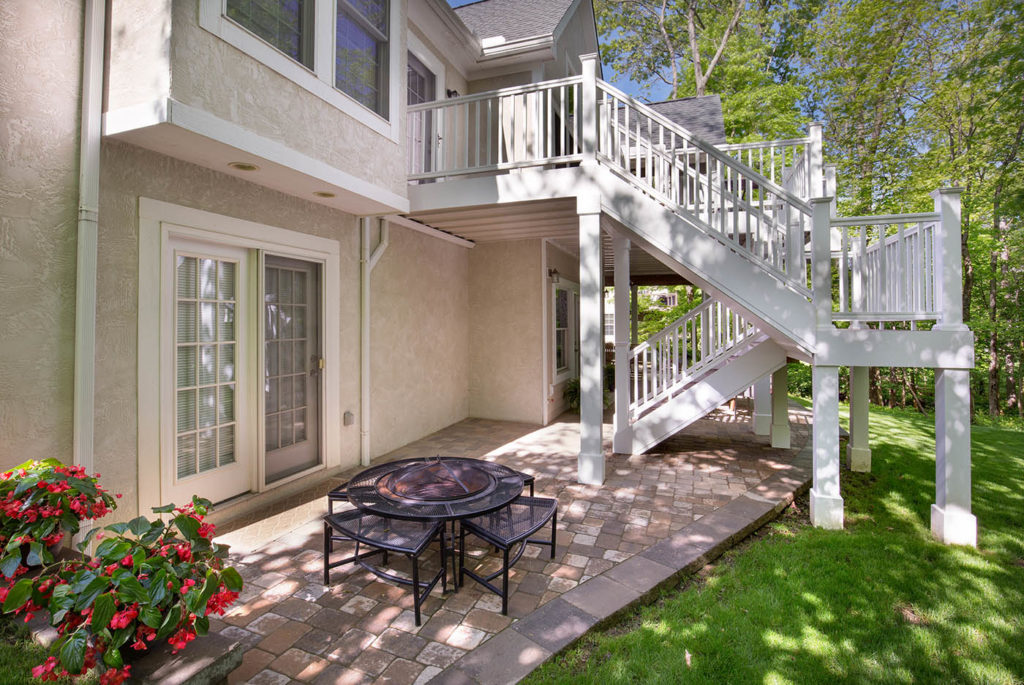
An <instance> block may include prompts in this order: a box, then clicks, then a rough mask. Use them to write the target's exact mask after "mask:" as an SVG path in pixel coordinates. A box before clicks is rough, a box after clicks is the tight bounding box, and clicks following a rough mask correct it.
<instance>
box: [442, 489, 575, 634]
mask: <svg viewBox="0 0 1024 685" xmlns="http://www.w3.org/2000/svg"><path fill="white" fill-rule="evenodd" d="M548 521H551V540H537V539H531V538H530V536H531V535H533V534H534V533H536V532H537V531H538V530H540V529H541V528H543V527H544V526H545V525H546V524H547V522H548ZM557 528H558V500H554V499H549V498H546V497H527V496H525V495H523V496H521V497H518V498H516V499H515V501H513V502H512V503H511V504H509V505H508V506H505V507H503V508H501V509H499V510H497V511H495V512H493V513H491V514H485V515H483V516H478V517H476V518H472V519H465V520H463V521H462V525H461V531H460V534H459V584H460V585H461V584H462V581H463V578H464V577H465V576H469V577H470V578H472V579H473V580H475V581H476V582H478V583H480V584H481V585H483V586H484V587H485V588H487V589H488V590H490V591H491V592H493V593H495V594H496V595H498V596H499V597H501V613H502V614H505V615H507V614H508V571H509V569H510V568H511V567H512V566H513V565H515V563H516V562H517V561H519V558H520V557H521V556H523V551H524V550H525V549H526V543H533V544H537V545H548V546H549V547H551V558H552V559H554V558H555V544H556V542H555V534H556V530H557ZM466 533H472V534H473V535H475V536H477V537H478V538H480V539H481V540H483V541H484V542H487V543H489V544H491V545H494V546H495V547H496V548H497V549H498V550H500V551H501V554H502V564H501V568H499V569H498V570H497V571H495V572H494V573H491V574H490V575H486V576H481V575H478V574H477V573H475V572H473V571H470V570H469V569H467V568H466V563H465V562H466ZM516 544H519V549H518V550H517V551H516V552H515V554H513V555H512V556H511V558H509V552H510V550H511V549H512V547H514V546H515V545H516ZM498 576H501V588H500V589H499V588H498V587H496V586H495V585H493V584H492V583H491V581H492V580H494V579H495V578H497V577H498Z"/></svg>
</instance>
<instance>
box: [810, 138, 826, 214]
mask: <svg viewBox="0 0 1024 685" xmlns="http://www.w3.org/2000/svg"><path fill="white" fill-rule="evenodd" d="M823 128H824V127H823V125H822V123H821V122H820V121H812V122H811V123H810V124H809V125H808V127H807V137H808V138H810V139H811V142H810V144H809V145H808V146H807V155H808V158H809V159H810V162H811V163H810V167H811V169H810V171H811V173H810V179H809V180H810V185H811V196H810V199H814V198H816V197H825V196H827V195H828V192H827V190H826V189H825V150H824V146H823V143H822V138H823V136H822V129H823Z"/></svg>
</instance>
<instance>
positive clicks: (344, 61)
mask: <svg viewBox="0 0 1024 685" xmlns="http://www.w3.org/2000/svg"><path fill="white" fill-rule="evenodd" d="M387 70H388V3H387V0H338V26H337V31H336V33H335V43H334V85H335V86H337V88H338V89H339V90H342V91H344V92H346V93H348V94H349V95H351V96H352V97H354V98H355V99H356V100H358V101H359V102H361V103H363V104H364V105H366V106H367V107H369V108H370V109H372V110H373V111H375V112H377V113H378V114H380V113H383V112H384V111H385V110H386V109H387V79H386V75H387Z"/></svg>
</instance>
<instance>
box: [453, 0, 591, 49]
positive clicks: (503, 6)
mask: <svg viewBox="0 0 1024 685" xmlns="http://www.w3.org/2000/svg"><path fill="white" fill-rule="evenodd" d="M572 1H573V0H480V2H474V3H471V4H469V5H463V6H462V7H456V8H455V14H457V15H458V16H459V18H460V19H462V22H463V23H464V24H465V25H466V26H467V27H469V30H470V31H472V32H473V33H475V34H476V35H477V37H478V38H480V39H484V38H495V37H497V36H504V38H505V40H506V41H514V40H521V39H523V38H533V37H535V36H548V35H551V34H553V33H554V32H555V29H556V28H557V27H558V24H559V22H561V21H562V17H564V16H565V13H566V12H567V11H568V10H569V6H570V5H572Z"/></svg>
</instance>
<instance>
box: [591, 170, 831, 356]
mask: <svg viewBox="0 0 1024 685" xmlns="http://www.w3.org/2000/svg"><path fill="white" fill-rule="evenodd" d="M592 178H593V181H594V183H595V184H596V185H597V186H598V188H599V190H600V193H601V207H602V210H603V211H604V212H605V214H606V215H607V216H608V217H610V218H611V219H614V220H615V221H616V222H617V223H618V224H619V227H620V228H622V229H625V231H626V233H627V235H628V237H629V239H630V240H631V241H633V242H634V243H635V244H636V245H638V246H639V247H642V248H643V249H644V250H645V251H647V252H649V253H650V254H651V255H653V256H654V257H655V258H656V259H658V261H660V262H662V263H663V264H664V265H665V266H667V267H668V268H670V269H672V270H673V271H675V272H676V273H678V274H679V275H680V276H683V277H684V278H686V279H687V280H688V281H690V282H691V283H693V284H694V285H697V286H699V287H701V288H702V289H706V290H709V291H710V292H712V293H713V294H714V295H715V296H716V297H718V298H719V299H721V300H722V301H724V302H726V303H727V304H728V305H729V306H730V307H731V308H733V309H736V310H737V311H739V312H741V313H742V314H743V315H744V316H746V317H747V318H748V319H750V320H751V321H753V322H755V323H756V324H757V325H758V327H759V328H761V329H762V330H763V331H764V332H765V333H767V334H768V335H770V336H771V337H772V338H773V339H775V340H776V341H777V342H779V343H780V344H783V345H785V346H787V348H793V349H790V353H791V355H792V356H796V357H800V358H810V357H811V356H813V351H814V347H815V319H814V308H813V306H812V305H811V302H810V300H809V296H808V294H806V293H802V292H800V291H798V290H797V289H796V288H794V287H793V286H791V285H790V284H788V283H786V282H785V281H784V280H782V278H780V277H779V276H778V275H777V274H775V273H772V272H771V271H769V270H768V269H766V268H765V267H763V266H761V265H759V264H758V263H757V262H755V261H754V260H753V259H751V258H749V257H746V256H744V255H741V254H739V253H737V252H736V251H735V250H733V249H732V248H730V247H729V246H728V245H727V244H726V243H725V242H723V241H721V240H718V239H717V238H715V237H713V235H712V233H713V232H712V231H708V230H706V229H705V228H704V227H703V226H701V223H700V222H699V221H698V220H696V219H693V218H686V217H685V216H684V215H683V214H682V213H677V212H674V211H671V210H669V209H668V208H666V207H665V206H664V205H662V204H661V203H659V202H658V201H657V200H655V199H654V198H652V197H651V196H649V195H647V194H645V193H643V192H641V191H639V190H637V189H636V188H634V187H632V186H631V185H630V184H628V183H627V182H625V181H623V180H622V179H620V178H619V177H618V176H616V175H615V174H613V173H611V172H609V171H607V170H604V169H599V170H595V171H594V172H593V175H592Z"/></svg>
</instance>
